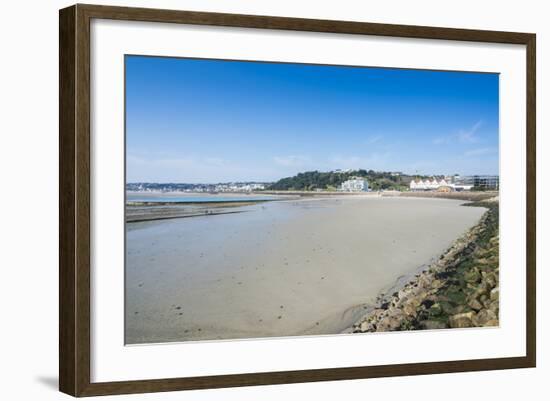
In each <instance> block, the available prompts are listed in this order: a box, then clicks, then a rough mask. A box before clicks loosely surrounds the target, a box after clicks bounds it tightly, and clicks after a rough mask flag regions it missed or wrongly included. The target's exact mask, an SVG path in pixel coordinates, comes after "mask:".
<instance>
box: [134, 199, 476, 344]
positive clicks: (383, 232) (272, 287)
mask: <svg viewBox="0 0 550 401" xmlns="http://www.w3.org/2000/svg"><path fill="white" fill-rule="evenodd" d="M462 203H464V201H461V200H446V199H423V198H405V197H372V196H366V197H331V198H318V199H304V200H288V201H277V202H265V203H258V204H250V205H244V206H238V207H233V208H232V210H234V211H238V212H239V213H230V214H220V215H214V216H197V217H193V218H186V219H168V220H158V221H147V222H135V223H128V224H127V228H126V229H127V251H126V252H127V254H126V339H125V340H126V343H127V344H138V343H157V342H170V341H187V340H212V339H232V338H257V337H272V336H288V335H315V334H336V333H340V332H342V330H344V329H345V328H347V327H349V326H350V325H351V324H352V323H354V322H355V321H356V320H357V319H358V317H359V316H361V315H362V314H363V313H364V310H365V308H367V307H368V306H370V305H372V304H373V303H374V302H375V299H376V296H377V295H378V294H379V293H381V292H383V291H384V290H386V289H388V288H390V287H392V286H393V285H394V284H395V282H396V281H397V280H398V278H400V277H402V276H407V275H411V274H414V273H415V272H416V271H418V269H419V268H421V266H424V265H427V264H429V263H431V262H432V261H433V260H434V258H437V257H438V256H439V255H441V254H442V252H443V251H444V250H445V249H446V248H447V247H448V246H449V245H450V244H451V243H452V242H453V241H454V240H455V239H456V238H458V237H459V236H460V235H462V234H463V233H464V232H465V231H467V230H468V229H469V228H470V227H472V226H473V225H475V224H476V223H477V222H478V221H479V219H480V217H481V216H482V215H483V213H484V212H485V210H486V209H485V208H483V207H462V206H460V205H461V204H462Z"/></svg>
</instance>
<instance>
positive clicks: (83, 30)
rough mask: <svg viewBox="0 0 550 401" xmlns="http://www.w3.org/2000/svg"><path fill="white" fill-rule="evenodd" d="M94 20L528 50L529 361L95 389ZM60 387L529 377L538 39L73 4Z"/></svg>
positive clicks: (67, 28) (64, 66)
mask: <svg viewBox="0 0 550 401" xmlns="http://www.w3.org/2000/svg"><path fill="white" fill-rule="evenodd" d="M94 18H98V19H110V20H127V21H145V22H164V23H174V24H178V23H179V24H194V25H210V26H223V27H240V28H259V29H264V28H265V29H276V30H288V31H310V32H325V33H342V34H356V35H375V36H391V37H399V38H420V39H440V40H451V41H472V42H488V43H501V44H519V45H525V46H526V49H527V50H526V54H527V58H526V60H525V63H526V71H527V83H526V88H527V93H526V99H527V109H526V110H527V118H526V121H525V124H526V132H527V177H526V182H527V194H526V204H527V216H526V219H527V227H526V236H527V242H526V244H525V246H526V254H527V259H526V267H527V269H526V283H527V288H526V294H527V299H526V308H527V309H526V327H525V332H526V350H527V353H526V356H524V357H512V358H495V359H476V360H460V361H440V362H430V363H410V364H399V365H381V366H366V367H347V368H328V369H315V370H300V371H280V372H266V373H250V374H231V375H222V376H202V377H187V378H186V377H181V378H167V379H155V380H136V381H121V382H100V383H92V382H91V380H90V363H91V352H90V342H91V335H90V317H91V316H90V296H91V294H90V174H91V171H90V21H91V20H92V19H94ZM59 29H60V35H59V51H60V53H59V61H60V64H59V66H60V67H59V93H60V102H59V129H60V141H59V151H60V164H59V182H60V185H59V226H60V235H59V257H60V264H59V276H60V281H59V283H60V286H59V288H60V290H59V291H60V292H59V388H60V390H61V391H62V392H64V393H67V394H70V395H73V396H95V395H106V394H124V393H144V392H156V391H174V390H190V389H206V388H221V387H236V386H251V385H267V384H282V383H298V382H316V381H325V380H349V379H364V378H375V377H390V376H402V375H421V374H434V373H450V372H466V371H481V370H494V369H511V368H528V367H534V366H535V363H536V307H535V299H536V292H535V291H536V276H535V250H536V248H535V247H536V225H535V220H536V184H535V181H536V180H535V168H536V165H535V159H536V153H535V120H536V111H535V68H536V67H535V66H536V60H535V46H536V45H535V43H536V37H535V34H531V33H514V32H495V31H483V30H467V29H450V28H435V27H421V26H405V25H390V24H374V23H363V22H348V21H330V20H314V19H299V18H283V17H267V16H254V15H237V14H218V13H203V12H194V11H171V10H156V9H142V8H126V7H110V6H96V5H80V4H78V5H74V6H72V7H68V8H65V9H62V10H60V14H59Z"/></svg>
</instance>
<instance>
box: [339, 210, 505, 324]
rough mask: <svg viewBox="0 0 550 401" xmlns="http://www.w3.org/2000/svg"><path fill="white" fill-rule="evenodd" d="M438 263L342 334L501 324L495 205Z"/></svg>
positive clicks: (382, 300)
mask: <svg viewBox="0 0 550 401" xmlns="http://www.w3.org/2000/svg"><path fill="white" fill-rule="evenodd" d="M467 206H484V207H487V208H488V210H487V212H486V213H485V214H484V215H483V217H482V218H481V220H480V222H479V223H478V224H477V225H475V226H474V227H473V228H472V229H470V230H469V231H468V232H467V233H466V234H465V235H463V236H462V237H461V238H459V239H458V240H456V241H455V242H454V243H453V245H452V246H451V247H450V248H449V249H448V250H447V251H446V252H445V253H444V254H443V255H441V257H440V259H439V260H438V261H437V262H435V263H433V264H432V265H430V267H429V268H427V269H425V270H424V271H422V272H421V273H419V274H417V275H416V276H415V277H414V278H413V279H412V280H411V281H409V282H408V283H406V284H405V285H404V286H403V287H402V288H401V289H400V290H398V291H395V292H393V293H392V294H381V295H380V296H379V297H378V299H377V302H376V305H375V306H374V307H373V308H372V309H370V310H369V311H368V312H367V313H366V314H365V315H364V316H363V317H362V318H361V319H359V320H358V321H357V322H356V323H355V324H354V325H353V326H352V327H351V328H349V329H347V330H346V332H352V333H365V332H383V331H402V330H423V329H424V330H426V329H427V330H435V329H445V328H465V327H488V326H498V325H499V320H498V319H499V259H498V258H499V252H498V251H499V235H498V233H499V231H498V206H499V205H498V202H497V201H485V202H474V203H470V204H466V205H465V207H467Z"/></svg>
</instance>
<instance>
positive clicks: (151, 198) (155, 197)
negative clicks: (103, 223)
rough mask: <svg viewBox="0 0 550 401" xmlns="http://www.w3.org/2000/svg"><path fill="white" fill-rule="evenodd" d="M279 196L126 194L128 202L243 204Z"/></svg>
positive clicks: (274, 198)
mask: <svg viewBox="0 0 550 401" xmlns="http://www.w3.org/2000/svg"><path fill="white" fill-rule="evenodd" d="M282 198H284V197H280V196H268V195H245V194H243V195H239V194H235V195H221V194H204V195H203V194H172V193H171V194H163V193H154V194H151V193H135V192H134V193H126V200H127V201H128V202H189V203H208V202H243V201H248V202H250V201H269V200H277V199H282Z"/></svg>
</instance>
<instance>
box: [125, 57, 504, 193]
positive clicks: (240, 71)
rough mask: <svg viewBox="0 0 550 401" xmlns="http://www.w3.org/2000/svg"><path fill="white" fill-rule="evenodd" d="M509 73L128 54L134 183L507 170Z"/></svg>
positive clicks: (128, 125)
mask: <svg viewBox="0 0 550 401" xmlns="http://www.w3.org/2000/svg"><path fill="white" fill-rule="evenodd" d="M498 87H499V83H498V75H497V74H479V73H460V72H435V71H416V70H398V69H384V68H363V67H361V68H355V67H343V66H320V65H303V64H279V63H259V62H240V61H239V62H236V61H219V60H193V59H178V58H161V57H141V56H126V152H127V181H128V182H138V181H142V182H144V181H146V182H188V183H197V182H226V181H245V180H250V181H274V180H277V179H279V178H282V177H285V176H291V175H294V174H296V173H298V172H300V171H307V170H320V171H329V170H333V169H338V168H340V169H348V168H364V169H373V170H385V171H402V172H405V173H411V174H414V173H416V172H418V173H420V174H453V173H459V174H465V175H467V174H498V170H499V156H498V98H499V94H498Z"/></svg>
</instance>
